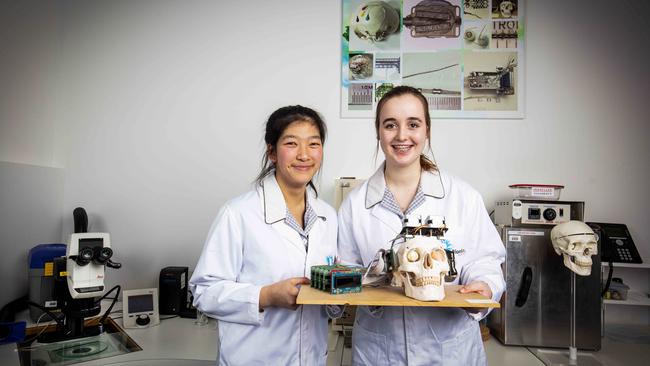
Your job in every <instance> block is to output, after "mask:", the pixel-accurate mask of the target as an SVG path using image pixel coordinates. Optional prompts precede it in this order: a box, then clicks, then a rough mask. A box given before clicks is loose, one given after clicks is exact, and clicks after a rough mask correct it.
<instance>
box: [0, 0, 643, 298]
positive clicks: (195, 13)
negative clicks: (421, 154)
mask: <svg viewBox="0 0 650 366" xmlns="http://www.w3.org/2000/svg"><path fill="white" fill-rule="evenodd" d="M638 4H641V2H638ZM638 4H637V2H632V1H626V2H620V3H617V4H616V6H614V5H613V3H612V2H610V1H587V0H581V1H572V2H562V7H561V8H558V7H557V6H550V5H551V4H549V3H548V2H540V1H528V4H527V5H528V6H527V11H526V55H525V57H526V70H525V77H526V90H525V99H526V118H525V119H523V120H438V121H434V123H433V135H432V145H433V148H434V151H435V155H436V158H437V160H438V163H439V164H440V166H441V167H442V168H443V169H446V170H449V171H451V172H453V173H455V174H457V175H459V176H461V177H462V178H464V179H465V180H467V181H468V182H470V183H471V184H472V185H474V186H475V187H476V188H477V189H479V191H480V192H481V193H482V194H483V197H484V199H485V202H486V205H487V207H488V208H491V207H492V206H493V202H494V201H495V200H496V199H499V198H503V197H507V196H508V195H509V194H510V193H509V192H508V189H507V185H509V184H512V183H531V182H533V183H559V184H564V185H566V189H565V191H564V192H563V194H562V198H563V199H572V200H584V201H586V203H587V219H588V220H603V221H614V222H624V223H627V224H628V226H629V227H630V229H631V232H632V235H633V236H634V238H635V240H636V241H637V244H638V246H639V249H640V251H641V252H642V254H643V255H644V256H645V258H646V260H650V244H648V238H649V237H650V225H649V224H650V223H649V222H648V214H647V213H646V208H647V207H650V199H649V198H648V197H649V196H648V195H647V194H646V188H645V186H646V182H648V181H649V179H650V174H649V169H648V166H650V164H649V160H650V158H649V157H650V154H649V152H650V151H649V148H648V147H647V146H648V145H647V142H646V140H647V139H648V136H649V132H650V128H649V127H648V124H647V117H646V116H645V112H646V108H645V102H646V99H647V95H648V92H647V89H646V88H647V85H648V82H647V81H648V80H647V79H648V76H647V75H648V72H647V69H646V65H648V64H649V61H650V57H649V54H648V51H647V47H645V44H646V43H647V37H648V35H649V31H648V29H647V27H645V26H644V19H643V14H647V13H648V11H647V10H648V9H647V5H638ZM0 7H1V8H0V14H3V15H2V20H3V21H5V20H6V21H9V25H8V26H3V27H6V30H10V32H5V31H3V32H0V34H3V35H2V36H0V37H1V38H0V41H1V42H2V44H1V46H2V47H0V49H2V50H3V51H2V53H1V54H0V55H1V58H0V76H2V78H3V80H6V79H9V81H10V82H9V83H6V82H3V87H2V88H1V90H2V91H1V93H2V96H3V97H2V98H0V106H1V107H2V110H1V111H0V113H1V114H0V116H2V118H1V119H2V120H1V121H0V123H1V125H0V126H1V127H2V131H1V133H0V160H5V161H13V162H19V163H31V164H37V165H48V166H61V167H64V168H65V185H64V187H65V188H64V191H65V193H64V200H63V211H64V213H65V214H64V215H65V216H64V217H63V219H64V225H63V233H64V235H65V234H67V233H69V232H70V231H71V230H72V220H71V217H72V210H73V208H74V207H77V206H83V207H85V208H86V209H87V210H88V212H89V214H90V221H91V229H94V230H106V231H108V232H110V233H111V235H112V242H113V246H114V249H115V252H116V258H117V260H118V261H120V260H121V261H122V262H123V264H124V266H123V268H122V269H120V270H119V271H111V272H109V273H108V282H109V284H113V283H121V284H122V285H123V286H124V287H125V288H138V287H145V286H154V285H155V284H156V281H157V275H158V271H159V270H160V268H162V267H164V266H167V265H187V266H190V267H193V266H194V264H195V262H196V259H197V257H198V255H199V253H200V250H201V247H202V244H203V241H204V239H205V236H206V234H207V230H208V227H209V225H210V223H211V221H212V219H213V217H214V216H215V214H216V212H217V210H218V208H219V207H220V206H221V205H222V204H223V203H224V202H225V200H227V199H229V198H230V197H233V196H235V195H237V194H239V193H241V192H244V191H245V190H247V189H248V187H249V183H250V182H251V181H252V180H253V178H254V177H255V175H256V174H257V171H258V168H259V160H260V155H261V152H262V128H263V123H264V120H265V118H266V117H267V116H268V115H269V114H270V113H271V112H272V111H273V110H274V109H276V108H277V107H280V106H283V105H287V104H296V103H299V104H303V105H307V106H311V107H314V108H316V109H318V110H319V111H320V112H321V113H322V114H323V116H324V117H325V119H326V121H327V122H328V127H329V132H330V134H329V138H328V142H327V144H326V149H325V154H326V155H325V164H324V167H323V172H322V180H321V192H322V196H323V197H324V198H325V199H326V200H328V201H330V202H332V201H333V196H334V195H333V180H334V178H335V177H338V176H358V177H367V176H369V175H370V174H371V173H372V172H373V171H374V169H375V164H374V161H373V155H374V151H375V140H374V131H373V127H372V121H371V120H369V119H362V120H342V119H341V118H340V117H339V116H340V113H339V110H340V107H339V94H340V91H339V79H340V75H339V70H340V66H339V63H340V36H339V34H340V29H339V28H340V13H341V9H340V4H339V2H338V1H333V0H329V1H322V0H311V1H305V0H302V1H301V0H294V1H284V2H272V1H245V2H244V1H231V2H225V1H221V2H216V1H183V2H180V1H178V2H174V1H137V2H135V1H103V2H99V1H59V2H47V1H40V2H17V3H16V4H4V3H3V4H2V5H0ZM558 9H560V10H558ZM0 23H2V24H6V22H0ZM378 160H379V161H381V156H380V157H379V159H378ZM30 246H31V245H30V244H28V243H25V248H17V249H16V250H27V249H28V248H29V247H30Z"/></svg>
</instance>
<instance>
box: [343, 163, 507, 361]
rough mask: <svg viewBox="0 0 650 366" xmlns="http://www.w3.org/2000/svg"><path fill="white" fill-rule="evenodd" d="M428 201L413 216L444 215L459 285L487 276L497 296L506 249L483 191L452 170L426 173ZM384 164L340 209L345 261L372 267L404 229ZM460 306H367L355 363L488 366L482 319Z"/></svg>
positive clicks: (355, 342)
mask: <svg viewBox="0 0 650 366" xmlns="http://www.w3.org/2000/svg"><path fill="white" fill-rule="evenodd" d="M420 185H421V187H422V189H423V192H424V194H425V202H424V203H423V204H422V205H421V206H419V207H418V208H417V209H415V211H414V212H412V214H418V215H423V216H426V215H443V216H445V220H446V224H447V226H448V227H449V230H448V231H447V233H446V234H445V238H446V239H447V240H449V241H450V242H451V244H452V245H453V249H454V250H455V252H456V269H457V271H458V277H457V278H456V280H455V281H454V283H455V284H458V283H460V284H468V283H470V282H472V281H485V282H486V283H487V284H488V285H489V286H490V289H491V290H492V293H493V297H492V298H493V299H494V300H496V301H498V300H499V299H500V298H501V294H502V293H503V291H504V289H505V281H504V279H503V273H502V271H501V263H503V261H504V258H505V250H504V248H503V244H502V243H501V239H500V238H499V235H498V234H497V232H496V229H495V228H494V225H493V224H492V223H491V221H490V219H489V216H488V214H487V212H486V210H485V206H484V204H483V200H482V198H481V196H480V195H479V193H478V192H477V191H476V190H474V189H473V188H472V187H470V186H469V185H468V184H467V183H465V182H463V181H462V180H460V179H458V178H455V177H453V176H451V175H449V174H445V173H444V172H442V173H430V172H423V173H422V177H421V179H420ZM384 188H385V180H384V165H383V164H382V166H381V167H380V168H379V169H378V170H377V172H376V173H375V174H374V175H373V176H372V177H371V178H370V179H369V180H368V181H366V182H364V183H363V184H362V185H360V186H359V187H357V188H356V189H355V190H353V191H352V192H350V193H349V195H348V196H347V197H346V199H345V200H344V202H343V204H342V205H341V208H340V210H339V238H338V252H339V256H340V257H341V259H342V260H343V261H344V262H352V263H356V264H360V265H363V266H368V265H369V264H370V262H371V261H372V259H373V257H374V255H375V253H376V252H377V250H379V249H381V248H385V249H388V248H390V243H389V240H391V239H393V238H394V237H395V236H396V235H397V234H398V233H399V232H400V231H401V229H402V223H401V221H400V218H399V217H398V216H397V215H396V214H395V213H392V212H390V211H389V210H387V209H386V208H384V207H383V206H382V205H380V204H379V202H381V200H382V197H383V194H384ZM485 315H487V312H483V313H479V314H473V315H470V314H469V313H468V312H467V311H465V310H463V309H460V308H421V307H380V308H372V307H365V306H361V307H359V308H358V309H357V313H356V320H355V324H354V330H353V334H352V348H353V349H352V361H353V364H354V365H444V366H450V365H463V366H467V365H484V364H486V358H485V352H484V349H483V343H482V341H481V335H480V331H479V326H478V321H477V320H479V319H480V318H481V317H483V316H485Z"/></svg>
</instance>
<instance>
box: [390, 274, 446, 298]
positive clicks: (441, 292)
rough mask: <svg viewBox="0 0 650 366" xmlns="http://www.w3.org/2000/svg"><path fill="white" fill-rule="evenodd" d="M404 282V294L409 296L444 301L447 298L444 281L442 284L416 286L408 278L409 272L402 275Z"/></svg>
mask: <svg viewBox="0 0 650 366" xmlns="http://www.w3.org/2000/svg"><path fill="white" fill-rule="evenodd" d="M402 276H403V277H402V278H401V280H402V283H403V284H404V294H405V295H406V296H407V297H410V298H413V299H416V300H420V301H442V300H444V298H445V286H444V282H441V283H440V286H435V285H424V286H415V285H413V284H412V283H411V281H410V279H409V278H408V274H405V275H402Z"/></svg>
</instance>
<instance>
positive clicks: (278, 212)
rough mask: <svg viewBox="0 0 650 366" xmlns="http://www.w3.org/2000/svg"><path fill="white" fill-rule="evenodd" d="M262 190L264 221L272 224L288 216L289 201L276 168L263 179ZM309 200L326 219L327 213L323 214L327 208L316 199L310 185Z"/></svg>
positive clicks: (319, 215)
mask: <svg viewBox="0 0 650 366" xmlns="http://www.w3.org/2000/svg"><path fill="white" fill-rule="evenodd" d="M261 191H262V196H263V200H264V221H265V222H266V223H267V224H269V225H270V224H274V223H276V222H278V221H282V220H284V219H285V218H286V217H287V203H286V202H285V201H284V195H282V190H281V189H280V186H279V185H278V181H277V180H276V179H275V170H274V171H272V172H270V173H269V174H268V175H267V176H266V177H265V178H264V179H263V180H262V188H261ZM307 202H308V203H309V205H310V206H311V208H312V209H313V210H314V212H315V213H316V216H318V217H319V218H322V219H325V215H323V213H324V212H325V210H324V208H323V207H322V205H321V204H320V202H319V201H318V199H316V193H315V192H314V191H313V189H311V188H310V187H307Z"/></svg>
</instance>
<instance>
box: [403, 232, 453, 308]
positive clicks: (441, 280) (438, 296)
mask: <svg viewBox="0 0 650 366" xmlns="http://www.w3.org/2000/svg"><path fill="white" fill-rule="evenodd" d="M444 248H445V247H444V245H443V244H442V242H441V241H440V240H438V239H436V238H435V237H432V236H416V237H414V238H412V239H409V240H407V241H405V242H404V243H402V244H401V246H400V248H399V250H398V251H397V260H398V261H399V267H398V268H397V270H396V272H395V273H394V274H393V278H394V281H393V285H402V286H404V293H405V294H406V296H408V297H411V298H414V299H416V300H421V301H440V300H442V299H444V298H445V288H444V284H445V275H447V274H448V273H449V262H448V261H447V254H446V253H445V249H444Z"/></svg>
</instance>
